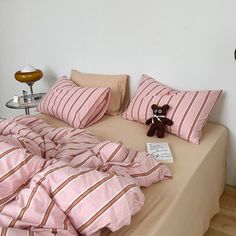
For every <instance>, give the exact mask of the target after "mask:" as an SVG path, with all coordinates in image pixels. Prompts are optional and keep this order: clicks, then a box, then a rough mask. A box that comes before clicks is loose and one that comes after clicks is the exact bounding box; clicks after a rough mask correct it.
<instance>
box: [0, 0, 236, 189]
mask: <svg viewBox="0 0 236 236" xmlns="http://www.w3.org/2000/svg"><path fill="white" fill-rule="evenodd" d="M235 12H236V1H235V0H179V1H175V0H172V1H171V0H119V1H115V0H97V1H94V0H93V1H92V0H84V1H82V0H70V1H68V0H50V1H48V0H40V1H38V0H0V116H5V117H10V116H14V115H16V114H19V111H14V110H10V109H7V108H6V107H5V102H6V101H7V100H8V99H9V98H11V97H12V96H13V95H14V94H20V93H21V90H22V89H27V86H26V85H24V84H19V83H18V82H16V81H15V80H14V73H15V71H16V70H18V69H20V68H21V67H22V66H23V65H25V64H28V63H30V64H32V65H34V66H36V67H38V68H41V69H42V70H43V71H44V74H45V76H44V79H43V80H41V81H39V82H37V83H36V84H35V86H34V88H35V91H46V90H47V89H48V88H49V87H50V86H51V85H52V83H53V82H54V81H55V80H56V79H57V78H58V76H60V75H64V74H66V75H69V74H70V70H71V68H78V69H80V70H82V71H85V72H96V73H128V74H130V75H131V91H132V93H134V91H135V89H136V87H137V84H138V80H139V78H140V75H141V74H142V73H147V74H149V75H152V76H156V78H158V79H159V80H160V81H161V82H163V83H166V84H168V85H170V86H173V87H175V88H177V89H189V90H190V89H219V88H223V89H224V91H225V93H224V96H223V97H222V98H221V100H220V102H219V104H218V106H217V108H216V110H215V111H214V114H213V115H212V117H211V119H212V120H214V121H217V122H219V123H222V124H224V125H226V126H227V127H228V128H229V133H230V143H229V152H228V167H227V169H228V173H227V183H229V184H234V185H236V168H235V167H236V145H235V143H236V123H235V120H236V112H235V111H234V109H235V108H234V105H235V101H236V93H235V92H234V90H235V89H236V82H235V81H236V62H235V61H234V59H233V52H234V49H235V48H236V13H235Z"/></svg>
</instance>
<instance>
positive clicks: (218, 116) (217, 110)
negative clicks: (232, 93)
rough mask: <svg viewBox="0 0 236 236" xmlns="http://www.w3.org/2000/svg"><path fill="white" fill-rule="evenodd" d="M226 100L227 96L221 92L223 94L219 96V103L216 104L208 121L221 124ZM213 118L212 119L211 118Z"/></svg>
mask: <svg viewBox="0 0 236 236" xmlns="http://www.w3.org/2000/svg"><path fill="white" fill-rule="evenodd" d="M226 99H227V94H226V92H224V91H223V93H222V94H221V95H220V98H219V101H218V102H217V103H216V105H215V107H214V109H213V111H212V113H211V115H210V119H209V120H210V121H213V122H216V123H221V124H223V123H222V121H223V120H224V116H225V114H226V111H225V109H226V105H225V104H226ZM213 117H214V118H213Z"/></svg>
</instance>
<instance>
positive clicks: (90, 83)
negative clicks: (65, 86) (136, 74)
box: [71, 70, 129, 115]
mask: <svg viewBox="0 0 236 236" xmlns="http://www.w3.org/2000/svg"><path fill="white" fill-rule="evenodd" d="M71 80H72V81H73V82H74V83H76V84H77V85H79V86H81V87H103V88H104V87H110V88H111V98H110V103H109V106H108V108H107V111H106V114H108V115H118V114H119V113H121V112H123V111H124V110H125V109H126V108H127V106H128V103H129V85H128V76H127V75H103V74H86V73H81V72H79V71H77V70H72V72H71Z"/></svg>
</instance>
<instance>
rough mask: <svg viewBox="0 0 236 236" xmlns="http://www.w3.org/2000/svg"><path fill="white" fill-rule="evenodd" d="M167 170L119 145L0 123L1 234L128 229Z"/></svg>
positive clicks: (21, 121) (27, 120) (22, 123)
mask: <svg viewBox="0 0 236 236" xmlns="http://www.w3.org/2000/svg"><path fill="white" fill-rule="evenodd" d="M170 177H171V173H170V171H169V169H168V168H167V167H166V166H165V165H163V164H161V163H159V162H157V161H156V160H155V159H154V158H152V157H151V156H150V155H148V154H147V153H144V152H137V151H134V150H131V149H128V148H126V147H125V146H124V145H123V143H122V142H120V143H114V142H111V141H103V142H100V141H99V140H98V138H96V137H95V136H94V135H93V134H91V133H90V132H88V131H85V130H82V129H75V128H53V127H51V126H49V125H47V124H46V123H44V122H43V121H42V120H40V119H38V118H36V117H33V116H19V117H16V118H14V119H11V120H0V232H1V235H8V236H9V235H12V236H13V235H39V236H43V235H59V236H62V235H78V234H82V235H99V234H100V230H101V229H102V228H104V227H108V228H109V229H110V230H112V231H115V230H118V229H119V228H121V227H123V226H124V225H127V224H129V223H130V220H131V216H132V215H134V214H136V213H137V212H138V211H139V210H140V209H141V208H142V206H143V204H144V196H143V193H142V192H141V190H140V186H146V187H147V186H149V185H151V184H152V183H155V182H157V181H160V180H164V179H168V178H170Z"/></svg>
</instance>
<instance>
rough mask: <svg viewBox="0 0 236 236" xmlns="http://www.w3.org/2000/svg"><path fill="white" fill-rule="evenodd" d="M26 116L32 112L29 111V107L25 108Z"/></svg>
mask: <svg viewBox="0 0 236 236" xmlns="http://www.w3.org/2000/svg"><path fill="white" fill-rule="evenodd" d="M25 114H26V115H30V111H29V108H28V107H26V108H25Z"/></svg>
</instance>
